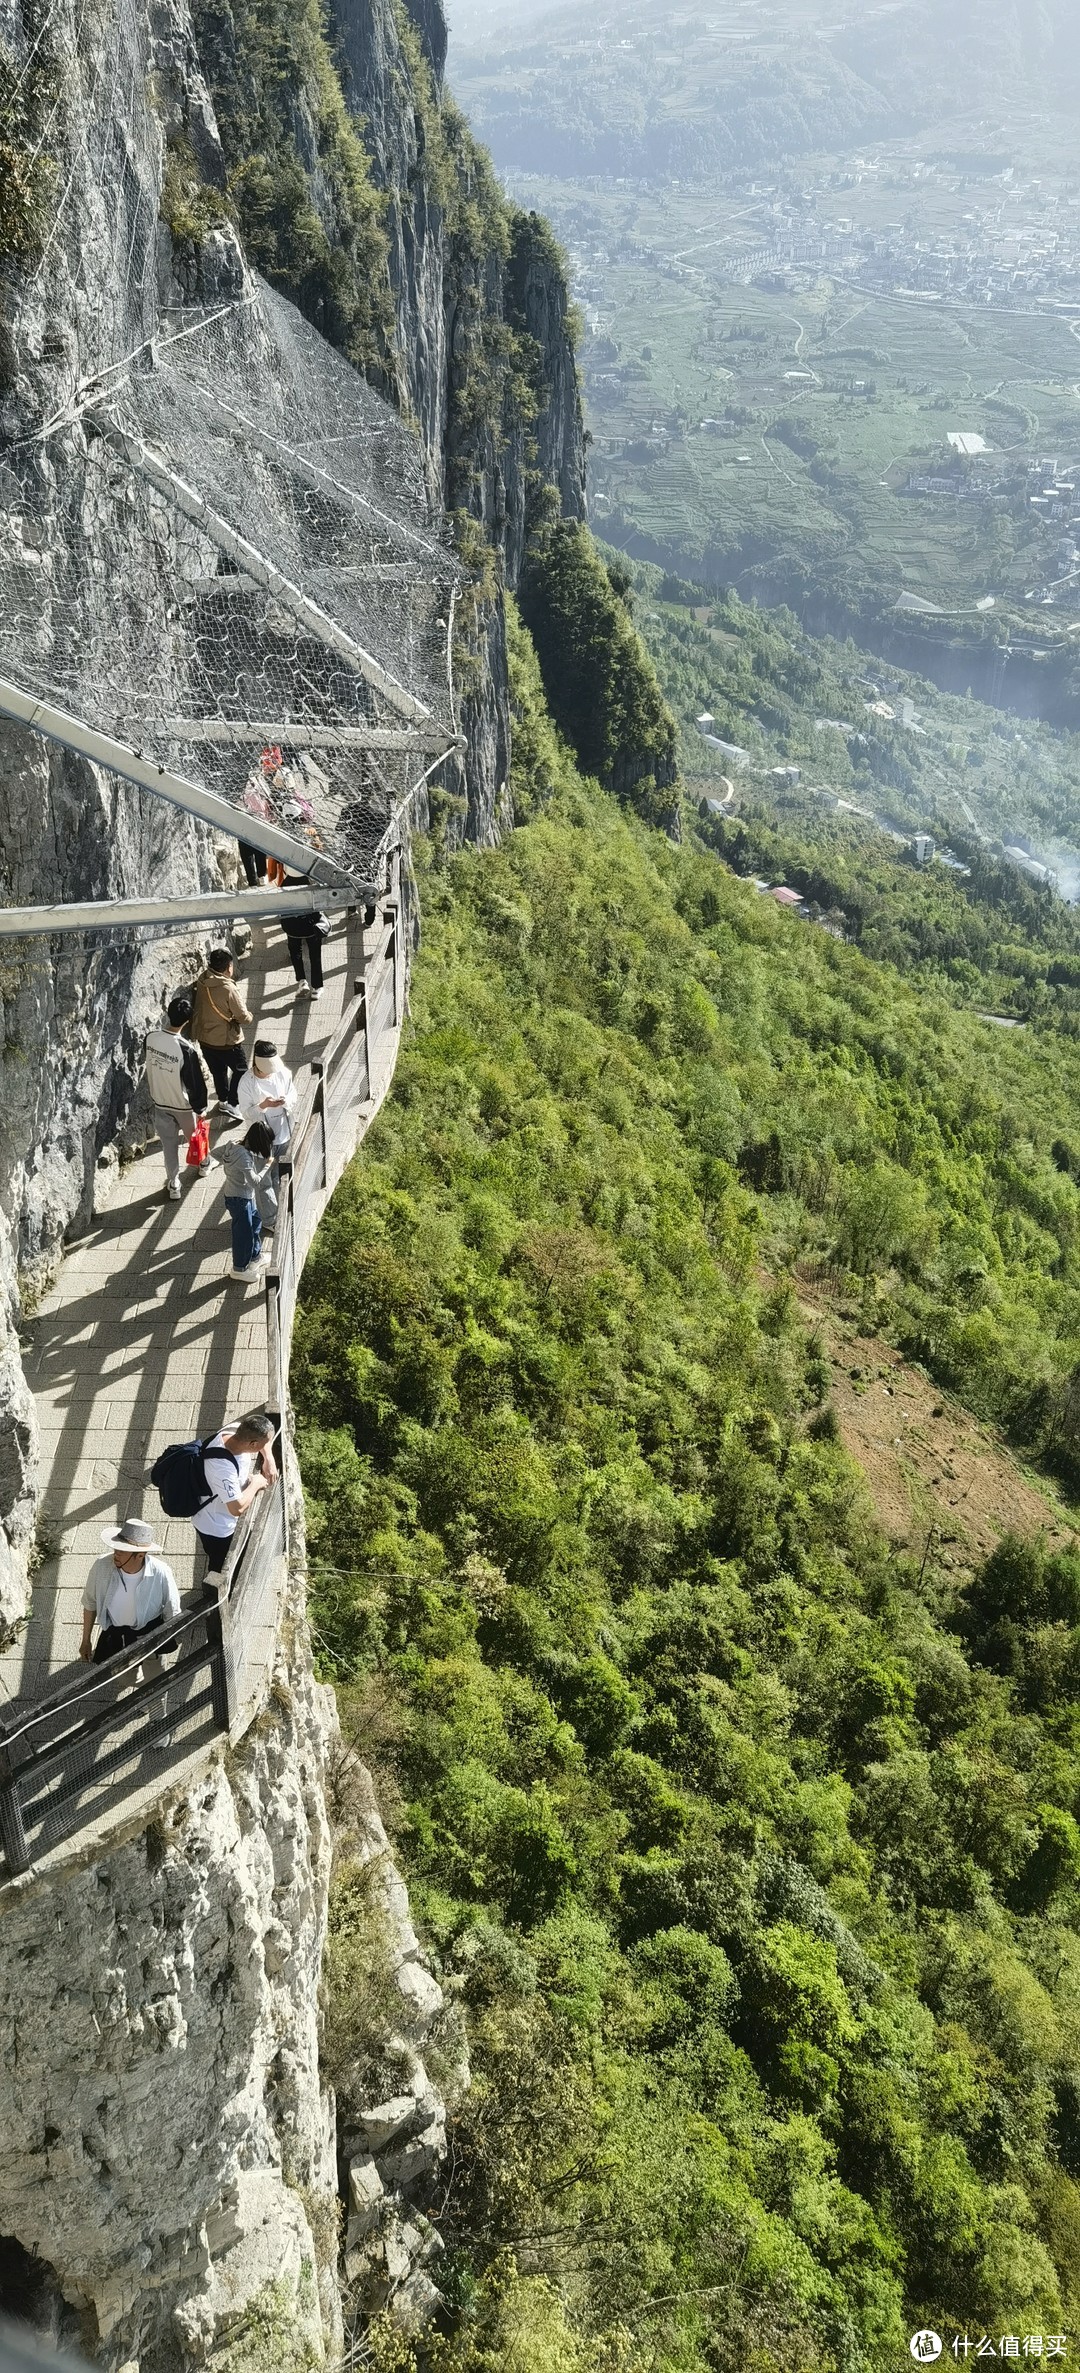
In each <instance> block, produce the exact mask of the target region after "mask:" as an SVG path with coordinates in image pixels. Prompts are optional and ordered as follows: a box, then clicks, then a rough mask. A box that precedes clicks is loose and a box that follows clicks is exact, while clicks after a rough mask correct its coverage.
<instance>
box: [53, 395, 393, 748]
mask: <svg viewBox="0 0 1080 2373" xmlns="http://www.w3.org/2000/svg"><path fill="white" fill-rule="evenodd" d="M88 417H89V418H90V419H92V420H93V422H94V425H95V427H96V428H97V429H98V430H99V431H100V433H101V435H102V436H103V437H105V438H106V440H107V441H108V443H109V444H110V445H112V447H113V448H114V450H115V451H116V452H117V453H119V454H121V455H122V456H123V459H124V460H125V461H126V462H128V463H129V465H130V467H131V468H132V469H133V470H137V471H138V473H139V475H140V477H143V478H146V479H148V480H149V482H150V484H151V486H156V487H157V489H158V492H159V494H163V495H165V496H166V498H167V499H168V501H169V502H171V503H174V504H175V506H176V509H177V510H178V511H181V512H182V513H183V516H184V518H185V519H190V520H191V521H192V522H193V524H194V525H195V526H196V527H199V528H201V529H202V532H203V534H204V535H205V536H206V537H207V538H208V540H209V541H210V543H212V544H216V545H217V547H218V550H219V551H221V552H224V553H225V554H226V556H227V557H228V559H230V560H232V561H235V563H236V566H237V568H241V569H243V570H244V571H245V573H246V575H247V576H249V577H253V578H254V580H255V583H256V584H257V585H262V586H264V587H265V588H266V591H267V592H268V593H272V594H273V595H274V597H275V599H276V600H277V601H279V602H280V603H281V605H282V608H283V609H286V610H288V611H290V612H291V614H292V616H293V617H294V618H295V619H296V620H297V622H298V624H299V625H301V626H302V627H303V628H304V629H305V632H306V633H308V634H310V635H311V636H312V637H313V639H314V640H315V641H316V642H319V643H323V644H325V646H326V648H327V650H330V651H333V652H334V653H335V654H336V656H337V657H338V658H339V659H344V660H345V662H346V664H347V666H349V667H351V668H352V670H353V672H354V674H356V675H358V676H362V677H363V678H364V679H365V681H366V682H367V683H369V684H371V685H372V686H373V687H374V689H375V690H376V691H377V692H381V693H382V695H383V698H384V699H385V700H388V701H389V703H390V706H391V708H395V709H396V710H397V711H398V714H399V716H402V717H408V718H410V719H413V720H415V721H416V722H418V723H425V724H426V723H427V722H428V720H429V719H430V716H431V711H430V709H427V708H425V706H424V703H423V701H421V700H416V699H415V698H414V696H413V694H412V693H411V692H406V690H405V687H404V685H403V684H399V683H398V682H397V681H396V679H395V678H394V677H393V676H391V675H388V674H387V671H386V669H385V668H384V667H381V666H380V665H379V662H378V660H377V659H373V658H372V655H371V653H370V651H365V650H364V649H363V647H362V645H361V644H359V643H357V642H355V641H354V640H353V637H352V636H351V635H349V634H346V632H345V630H344V627H341V626H338V625H337V624H336V622H335V620H334V619H333V618H328V617H327V614H326V611H325V610H321V609H320V608H319V605H318V603H317V602H313V601H310V600H309V598H308V596H307V594H306V593H302V592H301V590H300V587H299V586H298V585H294V584H293V581H292V579H291V577H286V576H284V575H283V574H282V571H281V570H280V569H277V568H275V567H274V565H273V563H272V562H271V561H269V560H266V559H265V558H264V556H263V554H262V553H261V552H259V551H258V550H257V548H256V546H255V545H254V544H249V543H248V541H247V538H246V536H241V535H238V534H237V532H236V529H235V528H234V527H230V525H229V522H228V520H227V519H223V518H222V516H221V513H220V511H214V510H212V509H211V506H210V504H209V503H207V502H204V501H203V498H202V496H201V494H196V492H195V489H194V487H193V486H189V485H188V484H187V483H186V480H184V479H183V478H178V477H177V475H176V473H175V471H174V470H170V469H169V468H168V466H167V464H166V463H165V462H163V461H160V460H159V459H158V457H157V455H156V454H154V453H151V451H150V449H149V446H147V445H144V444H143V443H142V442H141V439H140V438H138V437H132V436H129V435H128V433H127V431H126V430H125V429H122V428H118V427H117V424H116V422H115V421H114V420H110V418H109V416H108V414H107V413H105V412H92V413H90V414H89V415H88Z"/></svg>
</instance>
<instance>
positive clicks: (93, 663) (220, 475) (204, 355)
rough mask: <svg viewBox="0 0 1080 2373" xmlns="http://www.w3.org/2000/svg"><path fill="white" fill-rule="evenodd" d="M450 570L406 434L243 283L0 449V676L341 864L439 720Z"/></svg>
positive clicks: (401, 785) (446, 722) (393, 795)
mask: <svg viewBox="0 0 1080 2373" xmlns="http://www.w3.org/2000/svg"><path fill="white" fill-rule="evenodd" d="M457 577H458V569H457V564H456V562H455V560H454V557H453V554H452V552H451V551H450V550H449V549H448V547H447V545H446V544H445V542H444V541H442V540H441V539H440V535H439V532H438V527H437V525H436V523H435V522H434V520H433V518H432V513H431V508H430V505H429V502H428V499H427V495H426V492H425V488H424V482H423V475H422V468H421V460H420V454H419V449H418V446H417V443H416V440H415V439H414V438H413V436H412V435H411V433H410V431H409V430H408V429H407V428H406V427H405V425H404V423H403V422H402V421H401V420H400V419H399V418H398V416H397V414H396V413H394V412H393V411H392V410H391V408H390V407H389V405H387V404H385V403H384V402H383V401H382V399H381V398H380V397H379V396H378V395H376V394H375V393H374V391H373V390H372V389H370V388H369V387H368V386H367V385H366V384H365V383H364V381H363V380H361V379H360V378H359V377H358V375H357V374H356V373H355V372H354V371H352V369H351V368H350V367H349V365H348V364H347V363H345V362H344V361H342V360H341V358H340V357H339V356H337V355H336V354H334V352H333V351H332V349H330V348H329V347H328V346H327V345H326V344H325V343H324V341H323V340H322V339H321V338H320V337H319V335H318V333H317V332H316V331H314V330H312V329H311V328H310V327H309V325H308V324H307V323H305V322H304V321H303V320H302V319H301V317H300V316H299V315H298V314H297V313H296V312H295V311H294V309H293V308H292V307H291V306H290V305H288V304H286V303H285V301H284V300H283V299H281V298H279V297H277V296H276V295H275V294H274V293H273V292H272V291H271V290H270V289H268V288H267V287H265V285H263V284H258V283H257V284H255V289H254V294H253V296H252V297H250V298H248V299H246V300H244V301H242V302H240V303H239V304H237V305H235V306H232V307H230V308H228V309H227V310H226V311H225V312H223V313H219V314H218V315H216V316H213V317H210V318H207V319H205V320H203V321H201V322H199V323H198V324H197V325H193V324H192V323H191V320H190V316H187V315H185V316H184V317H183V326H182V327H181V329H180V330H179V332H178V333H176V334H173V335H169V334H168V333H166V334H164V335H163V337H162V338H161V339H160V340H155V342H154V345H153V347H152V348H151V350H150V351H149V352H147V353H144V354H143V355H141V356H140V357H138V358H136V359H135V360H134V361H133V362H132V364H131V366H130V367H129V368H128V369H126V370H125V371H124V372H123V373H120V374H111V375H106V376H105V377H104V378H103V379H102V380H101V381H100V382H98V383H97V385H96V386H91V387H90V388H89V389H88V390H84V391H83V392H82V395H81V398H80V401H79V402H78V404H73V405H72V407H71V410H70V412H69V414H68V416H67V417H66V418H65V419H63V420H61V421H60V422H59V423H57V424H56V425H55V426H54V427H53V429H52V430H51V432H50V433H49V435H48V436H47V438H46V439H44V440H43V441H41V442H40V443H38V444H37V445H35V446H33V447H30V448H21V449H20V450H19V451H18V452H16V453H14V454H13V455H11V457H10V458H9V460H8V462H7V463H6V465H4V467H3V469H2V470H0V675H2V676H3V677H5V678H6V679H7V680H8V681H9V682H10V683H11V684H12V685H14V686H16V687H18V689H19V690H20V692H22V693H24V694H28V695H31V696H32V697H33V698H35V699H40V700H42V701H44V702H47V703H49V704H51V705H52V706H54V707H55V708H56V709H59V710H61V711H64V712H66V713H67V714H69V715H70V716H71V717H73V718H75V719H78V720H80V721H81V722H82V723H83V724H84V725H86V726H88V727H89V728H91V729H93V730H94V731H95V732H99V733H101V734H104V735H107V736H109V737H111V738H112V739H113V740H115V741H116V742H118V743H122V744H124V745H125V746H127V747H130V748H133V749H135V750H137V751H140V752H143V753H145V754H146V755H148V756H152V757H153V758H154V759H155V760H156V761H158V762H159V763H160V764H161V765H162V766H163V767H165V768H167V769H169V770H170V772H171V773H172V774H173V775H175V776H179V777H181V778H182V779H184V780H185V781H187V782H190V783H192V784H194V785H195V786H197V787H198V788H200V789H202V790H205V791H209V792H211V793H213V794H215V795H216V796H217V797H219V798H224V799H226V800H228V801H229V802H230V803H231V805H232V806H233V807H234V808H235V809H236V810H237V830H238V836H239V837H243V836H244V827H243V819H244V817H245V816H248V817H249V818H250V817H251V816H252V815H255V816H258V815H259V814H260V813H262V814H265V815H267V816H268V818H269V820H270V821H273V822H276V823H277V824H279V825H280V826H282V827H283V828H284V829H285V830H286V831H288V832H290V833H295V834H297V835H298V836H299V838H300V839H301V841H302V842H303V844H304V845H305V846H306V847H310V848H312V849H314V850H321V851H322V852H323V853H324V855H325V857H326V859H328V860H330V861H331V862H332V863H333V864H334V865H335V866H338V867H340V868H341V869H342V870H343V871H344V872H345V873H346V874H348V875H360V876H363V877H365V878H366V876H367V875H368V873H369V872H370V860H371V856H372V852H373V851H374V849H375V847H376V845H377V843H378V841H379V839H380V836H381V834H382V833H383V832H384V831H385V828H386V825H387V823H388V820H389V818H390V815H391V813H392V811H393V809H394V807H395V804H396V803H397V802H398V801H399V800H400V799H401V798H403V797H404V796H405V795H406V794H407V792H408V790H409V788H410V787H411V786H412V785H413V784H415V782H416V781H417V780H418V779H419V777H420V776H421V775H422V774H423V773H425V772H426V771H430V768H431V764H432V762H433V761H435V760H437V759H438V758H439V756H440V755H442V754H444V753H445V752H446V751H447V750H448V749H449V748H450V747H452V746H453V744H454V743H455V740H456V730H455V724H454V719H453V714H452V696H451V689H450V682H449V675H448V653H449V648H450V624H451V620H452V614H453V602H454V598H455V586H456V582H457ZM268 749H269V751H270V753H271V755H270V756H268V757H267V756H265V755H264V753H265V752H266V751H267V750H268ZM275 750H276V751H280V763H275V758H274V752H275Z"/></svg>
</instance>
